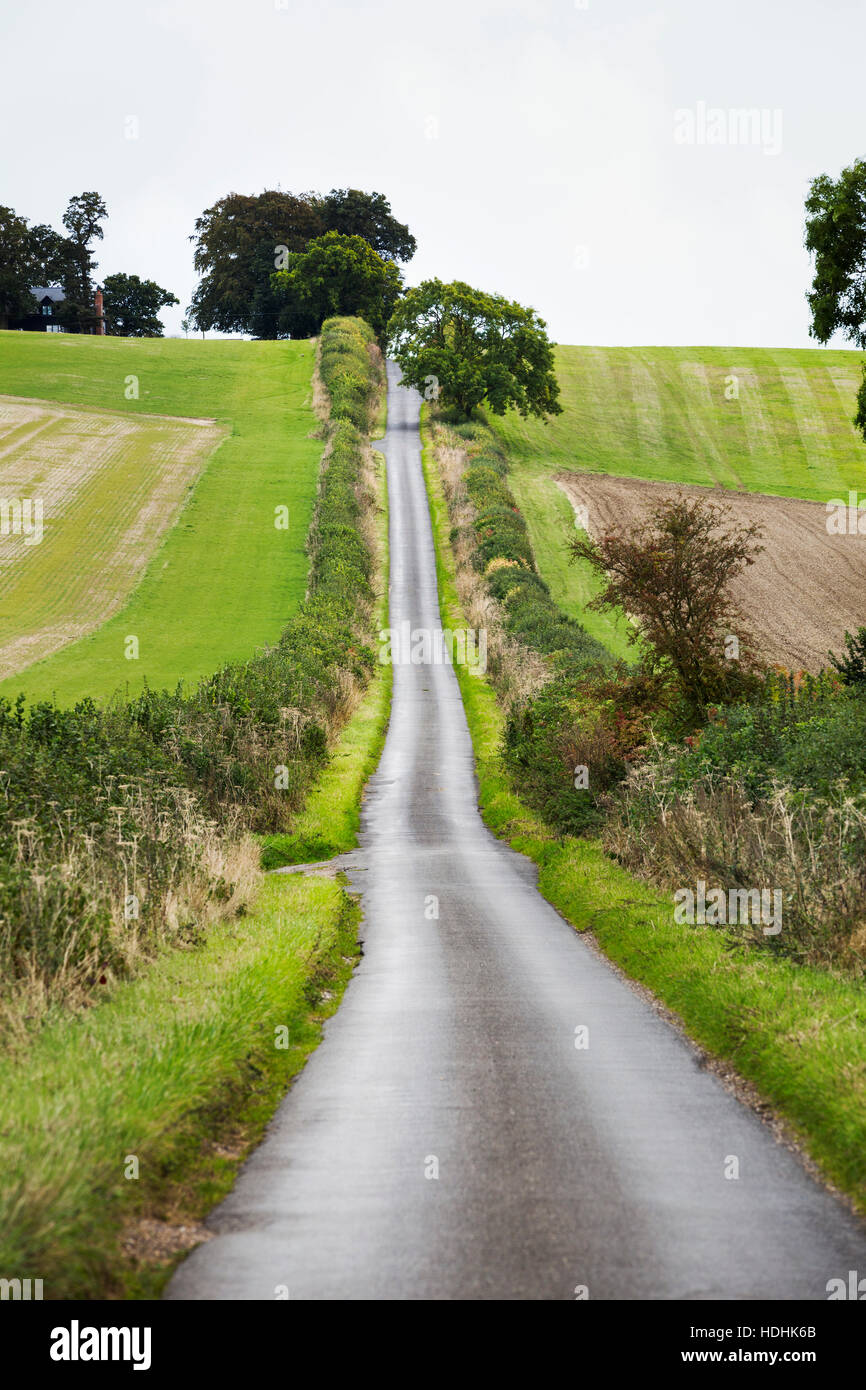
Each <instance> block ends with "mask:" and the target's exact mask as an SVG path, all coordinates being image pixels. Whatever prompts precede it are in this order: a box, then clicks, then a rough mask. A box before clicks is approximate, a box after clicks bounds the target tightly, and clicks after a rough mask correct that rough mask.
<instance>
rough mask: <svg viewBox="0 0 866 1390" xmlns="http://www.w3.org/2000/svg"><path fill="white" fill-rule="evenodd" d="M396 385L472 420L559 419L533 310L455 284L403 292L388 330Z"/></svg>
mask: <svg viewBox="0 0 866 1390" xmlns="http://www.w3.org/2000/svg"><path fill="white" fill-rule="evenodd" d="M388 341H389V347H390V351H391V354H392V356H393V357H394V358H395V360H396V362H397V363H398V365H399V367H400V370H401V372H402V374H403V380H404V381H405V382H406V383H407V385H409V386H415V387H416V388H417V389H418V390H419V391H421V392H423V393H424V395H425V396H426V397H427V399H437V400H440V401H442V403H443V404H445V405H449V406H454V407H456V408H457V409H458V410H459V411H460V412H461V413H462V414H464V415H467V416H468V415H471V413H472V411H473V410H475V409H476V407H477V406H479V405H481V404H482V403H484V404H486V405H487V406H488V407H489V408H490V409H491V410H492V411H493V412H494V414H496V415H504V414H505V411H506V410H508V409H509V407H513V408H514V409H515V410H517V411H518V412H519V413H520V414H521V415H522V416H524V417H526V416H527V415H538V416H546V415H558V414H560V413H561V411H562V407H561V405H560V404H559V399H558V398H559V386H558V383H557V381H556V376H555V375H554V370H553V348H552V346H551V343H550V341H549V339H548V337H547V332H546V324H545V322H544V320H543V319H541V318H539V316H538V314H537V313H536V312H535V310H534V309H527V308H524V306H523V305H522V304H517V303H514V302H513V301H510V300H507V299H504V298H503V297H502V295H498V294H485V293H484V292H483V291H482V290H476V289H473V288H472V286H471V285H467V284H464V283H463V282H462V281H460V280H455V281H454V282H453V283H452V284H443V283H442V281H441V280H425V281H423V282H422V284H420V285H418V286H417V288H415V289H411V290H408V291H407V292H406V294H405V295H404V296H403V298H402V299H401V300H400V302H399V303H398V305H397V307H396V309H395V311H394V314H393V317H392V318H391V321H390V323H389V325H388Z"/></svg>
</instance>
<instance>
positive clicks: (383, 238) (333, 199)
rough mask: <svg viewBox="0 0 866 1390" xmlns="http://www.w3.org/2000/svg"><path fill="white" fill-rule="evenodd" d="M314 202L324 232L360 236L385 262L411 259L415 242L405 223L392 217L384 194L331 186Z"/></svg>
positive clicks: (414, 249)
mask: <svg viewBox="0 0 866 1390" xmlns="http://www.w3.org/2000/svg"><path fill="white" fill-rule="evenodd" d="M317 201H318V206H319V209H320V212H321V215H322V221H323V224H324V230H325V231H326V232H342V233H343V235H344V236H361V237H363V238H364V240H365V241H368V242H369V243H370V245H371V246H372V248H373V250H374V251H378V253H379V255H380V256H382V258H383V259H384V260H386V261H411V259H412V257H413V256H414V254H415V251H416V248H417V245H418V243H417V242H416V240H415V238H414V237H413V235H412V233H411V232H410V231H409V228H408V227H407V226H406V225H405V223H403V222H398V221H397V219H396V217H394V215H393V214H392V212H391V204H390V203H389V202H388V199H387V198H386V197H385V195H384V193H362V192H361V190H360V189H359V188H332V189H331V191H330V193H328V194H327V195H326V196H325V197H324V198H320V199H318V200H317Z"/></svg>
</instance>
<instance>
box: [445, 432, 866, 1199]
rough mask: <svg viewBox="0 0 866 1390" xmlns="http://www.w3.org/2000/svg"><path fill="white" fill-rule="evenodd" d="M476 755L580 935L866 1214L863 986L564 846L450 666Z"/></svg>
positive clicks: (448, 600) (484, 797) (486, 808)
mask: <svg viewBox="0 0 866 1390" xmlns="http://www.w3.org/2000/svg"><path fill="white" fill-rule="evenodd" d="M423 438H424V449H423V455H422V457H423V461H424V471H425V476H426V480H427V490H428V496H429V499H430V509H431V513H432V517H433V532H434V537H435V542H436V557H437V558H436V566H437V575H438V580H439V595H440V606H441V612H442V620H443V623H444V624H445V625H446V626H449V627H451V628H452V629H456V628H459V627H460V626H461V625H463V626H465V621H466V620H465V617H464V616H463V614H462V613H461V611H460V604H459V600H458V597H457V589H456V585H455V578H454V561H453V555H452V552H451V548H450V544H449V539H448V537H449V532H450V522H449V519H448V513H447V507H446V504H445V499H444V497H443V494H442V489H441V484H440V480H439V477H438V473H437V471H436V466H435V462H434V460H433V458H432V449H431V446H430V440H429V434H428V432H427V430H426V428H425V429H424V430H423ZM455 670H456V672H457V676H458V680H459V681H460V687H461V692H462V695H463V702H464V705H465V708H466V717H467V720H468V723H469V729H470V732H471V735H472V740H473V744H474V748H475V760H476V770H477V776H478V783H479V805H480V808H481V812H482V815H483V816H484V819H485V821H486V822H487V824H488V825H489V826H490V828H491V830H493V832H494V833H495V834H496V835H498V836H500V838H502V839H504V840H507V841H508V842H509V843H510V844H511V846H512V848H514V849H516V850H518V851H520V852H521V853H523V854H526V855H527V856H528V857H529V858H530V859H532V860H533V861H534V862H535V863H536V864H537V865H538V868H539V883H538V886H539V889H540V891H541V892H542V893H543V894H544V896H545V897H546V898H547V899H548V901H549V902H551V903H552V904H553V906H554V907H555V908H556V909H557V910H558V911H559V912H561V913H562V915H563V916H564V917H565V918H566V919H567V920H568V921H569V922H571V923H572V925H573V926H574V927H575V928H576V929H577V930H578V931H587V930H591V931H592V933H593V936H594V938H595V940H596V941H597V942H598V944H599V945H600V946H601V948H602V950H603V951H604V952H605V954H606V955H607V956H608V957H609V958H610V959H611V960H612V961H614V962H615V963H616V964H617V965H619V966H621V967H622V969H623V970H625V971H626V973H627V974H628V975H629V976H631V978H632V979H634V980H638V981H639V982H640V983H641V984H644V985H646V986H648V988H649V989H651V990H652V991H653V993H654V994H655V995H656V997H657V998H658V999H660V1000H661V1001H662V1002H663V1003H664V1004H666V1005H667V1006H668V1008H670V1009H672V1010H673V1011H674V1012H675V1013H676V1014H678V1015H679V1017H680V1019H681V1020H682V1022H683V1025H684V1027H685V1029H686V1031H687V1032H688V1033H689V1035H690V1036H691V1037H692V1038H693V1039H694V1040H695V1041H696V1042H697V1043H699V1044H700V1045H701V1046H703V1047H705V1048H706V1049H707V1050H708V1051H709V1052H712V1053H713V1054H715V1055H716V1056H718V1057H720V1058H723V1059H724V1060H725V1061H727V1062H729V1063H731V1064H732V1065H733V1066H734V1067H735V1068H736V1070H737V1071H738V1072H739V1073H740V1075H741V1076H743V1077H745V1078H747V1079H748V1080H749V1081H751V1082H752V1083H753V1084H754V1085H755V1086H756V1087H757V1089H758V1090H759V1091H760V1092H761V1094H762V1095H763V1097H764V1098H765V1099H766V1100H767V1101H768V1102H769V1103H770V1105H771V1106H772V1107H773V1109H774V1110H775V1111H776V1112H777V1113H778V1114H779V1115H781V1116H782V1117H783V1118H784V1119H785V1120H786V1121H787V1122H788V1124H789V1125H790V1126H791V1128H792V1130H793V1131H794V1132H795V1133H796V1134H797V1136H798V1137H799V1139H800V1140H801V1142H802V1144H803V1146H804V1148H805V1149H806V1150H807V1152H808V1153H809V1154H810V1156H811V1157H812V1159H813V1160H814V1161H815V1162H816V1163H817V1164H818V1165H819V1166H820V1168H821V1169H822V1171H823V1172H824V1173H825V1174H826V1176H827V1177H828V1178H829V1179H830V1180H831V1181H832V1182H834V1183H836V1184H837V1186H838V1187H839V1188H840V1189H841V1190H842V1191H844V1192H845V1193H847V1194H848V1195H849V1196H850V1197H851V1198H852V1200H853V1201H854V1202H855V1204H856V1205H857V1207H858V1208H859V1210H861V1211H863V1212H866V990H864V988H863V986H862V985H860V984H857V983H856V982H854V981H852V980H850V979H846V978H843V977H837V976H835V975H831V974H829V973H828V972H825V971H819V970H813V969H810V968H808V967H803V966H798V965H794V964H792V963H790V962H786V961H784V960H779V959H778V958H775V957H771V956H770V955H769V954H767V953H765V952H762V951H756V950H755V948H754V947H748V948H736V947H733V946H732V944H731V943H730V942H729V941H728V940H727V939H726V938H725V937H724V935H723V934H721V933H718V932H715V931H713V930H711V929H709V928H699V927H689V926H681V925H678V924H676V923H675V922H674V919H673V899H672V896H671V895H669V894H665V893H662V892H660V891H659V890H658V889H656V888H653V887H652V886H651V885H648V884H646V883H643V882H641V881H640V880H638V879H635V878H633V877H632V876H631V875H630V874H628V873H627V872H626V871H625V870H624V869H622V868H621V867H620V866H619V865H618V864H616V863H615V862H614V861H613V860H611V859H610V858H608V857H607V856H606V855H605V854H604V852H603V851H602V849H601V846H600V845H599V844H598V843H597V842H596V841H593V840H576V839H571V838H564V839H559V838H557V837H556V836H554V835H553V833H552V832H551V831H550V830H549V829H548V828H547V827H546V826H545V825H544V824H543V822H542V821H541V820H539V818H538V817H537V816H535V815H534V814H533V812H531V811H530V810H528V809H527V808H526V807H525V806H524V805H523V804H522V803H521V801H520V799H519V798H518V797H517V795H516V794H515V792H514V790H513V788H512V786H511V783H510V780H509V778H508V776H507V774H506V772H505V770H504V768H503V766H502V762H501V758H500V752H499V750H500V745H501V738H502V729H503V722H504V721H503V714H502V710H501V708H500V706H499V704H498V703H497V700H496V697H495V695H494V693H493V690H492V688H491V687H490V685H489V684H488V682H487V681H486V679H484V678H482V677H479V676H477V675H473V674H470V673H469V672H468V671H467V670H466V669H465V668H462V667H459V666H458V667H456V668H455Z"/></svg>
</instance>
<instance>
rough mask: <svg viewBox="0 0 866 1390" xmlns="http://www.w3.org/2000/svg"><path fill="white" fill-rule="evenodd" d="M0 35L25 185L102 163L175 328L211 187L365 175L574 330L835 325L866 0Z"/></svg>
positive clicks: (718, 334)
mask: <svg viewBox="0 0 866 1390" xmlns="http://www.w3.org/2000/svg"><path fill="white" fill-rule="evenodd" d="M0 52H2V53H3V56H4V61H3V80H2V85H0V112H2V129H3V141H2V154H0V169H2V181H0V203H6V204H9V205H11V206H12V207H14V208H15V209H16V211H17V212H19V213H21V214H23V215H24V216H26V217H28V218H29V219H30V220H31V221H35V222H51V223H52V224H53V225H55V226H57V227H58V228H59V227H60V218H61V215H62V213H63V209H64V207H65V205H66V201H67V199H68V198H69V196H70V195H71V194H74V193H79V192H81V191H83V190H85V189H97V190H98V191H99V192H100V193H101V194H102V195H103V197H104V198H105V200H106V202H107V204H108V210H109V221H108V223H107V224H106V228H105V240H104V241H103V243H102V244H101V246H100V247H99V250H98V261H99V269H98V271H97V275H98V276H100V277H101V276H104V275H107V274H110V273H112V272H115V271H120V270H123V271H127V272H129V273H131V274H138V275H141V276H142V277H147V278H153V279H156V280H158V281H159V283H160V284H161V285H164V286H166V287H167V288H169V289H171V290H172V291H173V292H174V293H175V294H177V296H178V297H179V298H180V300H181V301H182V308H181V309H176V310H172V311H168V312H166V313H165V315H164V321H165V323H166V328H167V331H168V332H169V333H177V332H179V331H180V327H179V326H180V320H181V317H182V316H183V308H185V306H186V305H187V303H188V302H189V296H190V294H191V292H192V290H193V287H194V285H195V275H194V272H193V268H192V250H191V244H190V242H189V240H188V237H189V235H190V233H191V232H192V229H193V222H194V220H195V218H196V216H197V215H198V214H199V213H200V212H201V210H202V209H203V208H205V207H207V206H209V205H210V204H211V203H213V202H214V201H216V199H218V198H219V197H221V196H222V195H223V194H225V193H228V192H230V191H235V192H241V193H255V192H259V191H261V190H262V189H265V188H273V187H276V186H279V187H281V188H283V189H289V190H292V191H295V192H298V191H301V190H305V189H318V190H322V191H327V190H328V189H330V188H332V187H343V186H352V187H357V188H363V189H368V190H372V189H376V190H380V191H382V192H384V193H385V194H386V195H387V197H388V198H389V199H390V201H391V204H392V208H393V211H394V213H395V215H396V216H397V217H399V218H400V220H401V221H405V222H408V224H409V226H410V228H411V229H412V231H413V232H414V233H415V235H416V236H417V238H418V244H419V250H418V254H417V256H416V257H415V259H414V261H413V262H412V263H411V264H410V265H409V267H408V269H407V280H408V281H409V282H410V283H415V282H417V281H418V280H421V279H424V278H425V277H428V276H433V275H436V276H439V277H440V278H442V279H463V280H468V281H469V282H470V283H472V284H475V285H478V286H479V287H481V288H484V289H489V290H495V291H498V292H500V293H502V294H505V295H507V296H508V297H509V298H512V299H518V300H520V301H522V302H523V303H527V304H531V305H533V306H534V307H535V308H536V309H538V311H539V312H540V313H541V314H542V316H543V317H544V318H545V319H546V320H547V322H548V325H549V329H550V332H551V336H552V337H553V338H555V339H556V340H557V341H559V342H563V343H599V344H618V343H622V344H683V345H699V344H722V345H730V346H734V345H764V346H782V347H807V346H810V345H812V346H814V344H812V343H811V340H810V338H809V336H808V309H807V305H806V302H805V298H804V295H805V292H806V290H807V289H808V286H809V281H810V270H809V261H808V257H807V256H806V254H805V251H804V250H803V200H804V197H805V195H806V191H807V188H808V182H809V179H810V178H811V177H812V176H814V175H816V174H819V173H822V172H828V173H832V174H833V175H836V174H837V173H838V172H839V170H840V169H841V168H842V167H843V166H844V165H846V164H849V163H850V162H851V161H852V160H853V159H855V158H857V157H858V156H866V120H864V115H866V81H864V71H863V62H864V53H866V7H864V4H863V0H819V2H818V3H816V0H809V3H806V0H725V2H724V3H721V4H708V3H706V0H704V3H701V0H667V2H666V3H660V4H653V3H649V2H648V3H640V0H577V3H575V0H498V2H496V3H495V2H494V0H435V3H428V4H419V3H413V0H384V2H383V3H376V2H375V0H352V3H351V4H337V3H334V0H167V3H163V4H147V3H135V4H133V3H129V0H74V3H68V0H64V2H63V3H61V2H60V0H39V3H34V2H33V0H27V2H26V3H25V0H4V6H3V13H2V17H0ZM742 110H754V111H756V112H758V113H759V119H758V120H757V121H756V122H755V125H754V128H752V127H751V123H748V125H749V128H746V126H745V125H744V124H742V123H741V122H740V121H739V120H738V118H737V117H736V115H732V114H731V113H736V112H737V111H742ZM136 132H137V138H129V136H130V135H131V134H133V135H134V134H136ZM840 345H841V344H840Z"/></svg>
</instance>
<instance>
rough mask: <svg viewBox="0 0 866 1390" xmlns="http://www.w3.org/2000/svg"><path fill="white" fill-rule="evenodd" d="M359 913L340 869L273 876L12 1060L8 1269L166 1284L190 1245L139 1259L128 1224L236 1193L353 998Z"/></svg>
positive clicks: (137, 1287)
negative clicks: (218, 921) (332, 1021)
mask: <svg viewBox="0 0 866 1390" xmlns="http://www.w3.org/2000/svg"><path fill="white" fill-rule="evenodd" d="M358 915H359V914H358V910H357V907H356V905H355V904H354V903H353V902H352V900H351V899H350V898H349V897H348V895H347V894H346V893H345V891H344V890H343V888H341V887H340V885H339V884H338V883H337V882H335V881H334V880H330V879H322V878H307V877H304V876H301V875H298V876H294V875H292V876H290V877H274V878H270V879H269V880H268V881H267V883H266V884H265V886H264V889H263V891H262V893H261V896H260V899H259V902H258V905H257V908H256V911H255V912H254V913H252V914H251V915H250V916H248V917H245V918H240V919H238V920H236V921H234V922H231V923H226V924H223V925H221V926H219V927H216V928H214V929H213V930H212V931H211V933H210V934H209V936H208V938H207V940H206V942H205V943H204V944H203V945H202V946H200V947H197V948H196V949H195V950H192V951H189V952H179V951H172V952H170V953H166V954H165V955H164V956H163V957H162V958H160V959H159V960H158V961H156V962H155V963H154V965H153V966H152V967H151V968H150V969H149V970H148V971H147V973H146V974H145V975H143V976H142V977H141V978H139V979H137V980H134V981H132V982H130V983H126V984H122V985H119V986H118V987H117V988H116V989H115V990H114V991H113V993H112V996H111V998H109V999H108V1000H106V1001H105V1002H104V1003H103V1004H101V1005H99V1006H97V1007H96V1008H94V1009H92V1010H91V1011H89V1012H88V1013H86V1014H85V1015H83V1016H80V1017H66V1018H63V1019H60V1020H58V1021H57V1022H55V1023H53V1024H52V1025H50V1026H49V1027H47V1028H45V1029H44V1030H43V1031H42V1032H41V1033H40V1034H39V1035H38V1037H36V1038H35V1039H33V1040H31V1041H30V1042H29V1043H28V1045H27V1048H26V1051H23V1052H21V1053H20V1054H17V1055H15V1054H13V1055H7V1056H6V1057H4V1058H3V1059H2V1061H0V1169H2V1172H3V1175H4V1177H3V1185H2V1192H0V1268H2V1269H3V1272H4V1275H5V1276H6V1277H10V1278H11V1277H20V1278H28V1277H31V1278H41V1279H42V1280H43V1281H44V1295H45V1297H46V1298H51V1299H58V1298H105V1297H144V1298H148V1297H155V1296H157V1295H158V1293H159V1290H160V1288H161V1287H162V1285H163V1284H164V1283H165V1281H166V1279H167V1278H168V1275H169V1274H170V1272H171V1269H172V1268H173V1267H174V1265H175V1264H176V1263H177V1258H178V1257H177V1256H175V1257H174V1258H172V1259H169V1260H167V1261H160V1262H157V1263H156V1264H154V1263H152V1262H151V1261H150V1260H139V1259H137V1258H136V1257H135V1255H134V1254H130V1253H129V1251H128V1250H127V1249H125V1247H124V1244H123V1241H122V1235H123V1234H124V1233H126V1234H127V1235H130V1234H131V1235H132V1236H133V1238H134V1236H135V1233H136V1231H137V1230H139V1229H140V1227H141V1223H142V1221H143V1220H144V1219H147V1220H159V1221H162V1220H165V1221H168V1222H170V1223H172V1224H173V1225H177V1224H179V1223H181V1222H185V1223H189V1222H195V1221H196V1220H198V1219H200V1218H201V1217H203V1216H204V1215H205V1213H206V1212H207V1211H208V1210H209V1209H210V1207H211V1206H213V1204H214V1203H215V1202H217V1201H218V1200H220V1199H221V1198H222V1197H223V1196H225V1194H226V1193H227V1192H228V1191H229V1189H230V1188H231V1185H232V1183H233V1181H234V1177H235V1174H236V1171H237V1168H238V1166H239V1163H240V1161H241V1159H242V1158H243V1157H244V1156H245V1154H246V1153H247V1152H248V1151H249V1149H250V1148H251V1147H252V1145H253V1144H254V1143H255V1142H256V1141H257V1140H258V1139H259V1138H260V1137H261V1134H262V1132H263V1129H264V1126H265V1124H266V1123H267V1121H268V1120H269V1119H270V1117H271V1115H272V1114H273V1111H274V1109H275V1108H276V1106H277V1104H278V1103H279V1100H280V1098H281V1097H282V1095H283V1094H284V1092H285V1090H286V1088H287V1086H288V1085H289V1083H290V1081H291V1079H292V1077H293V1076H294V1075H295V1074H296V1073H297V1072H298V1071H299V1069H300V1068H301V1067H302V1066H303V1063H304V1061H305V1059H306V1057H307V1055H308V1054H309V1052H310V1051H311V1049H312V1048H314V1047H315V1046H316V1044H317V1042H318V1041H319V1037H320V1033H321V1027H320V1025H321V1022H322V1020H323V1019H324V1018H326V1017H328V1016H329V1015H330V1014H332V1013H333V1012H334V1011H335V1009H336V1007H337V1005H338V1003H339V999H340V996H341V994H342V990H343V988H344V986H345V984H346V982H347V980H348V978H349V976H350V974H351V971H352V968H353V964H354V959H355V957H356V955H357V935H356V933H357V920H358ZM326 986H327V991H328V995H329V997H328V998H327V999H326V1000H325V999H323V990H324V989H325V987H326ZM281 1028H285V1029H287V1030H288V1034H287V1037H284V1036H283V1035H279V1036H278V1033H277V1030H278V1029H281ZM284 1041H286V1042H287V1046H285V1047H282V1046H278V1045H277V1044H278V1042H279V1043H282V1042H284ZM132 1157H135V1158H136V1159H137V1160H138V1177H137V1178H128V1177H126V1176H125V1174H126V1173H127V1172H129V1171H132V1169H131V1165H130V1159H131V1158H132ZM133 1250H134V1245H133Z"/></svg>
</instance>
